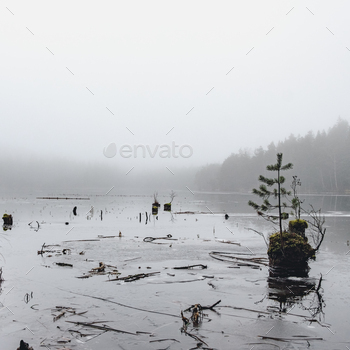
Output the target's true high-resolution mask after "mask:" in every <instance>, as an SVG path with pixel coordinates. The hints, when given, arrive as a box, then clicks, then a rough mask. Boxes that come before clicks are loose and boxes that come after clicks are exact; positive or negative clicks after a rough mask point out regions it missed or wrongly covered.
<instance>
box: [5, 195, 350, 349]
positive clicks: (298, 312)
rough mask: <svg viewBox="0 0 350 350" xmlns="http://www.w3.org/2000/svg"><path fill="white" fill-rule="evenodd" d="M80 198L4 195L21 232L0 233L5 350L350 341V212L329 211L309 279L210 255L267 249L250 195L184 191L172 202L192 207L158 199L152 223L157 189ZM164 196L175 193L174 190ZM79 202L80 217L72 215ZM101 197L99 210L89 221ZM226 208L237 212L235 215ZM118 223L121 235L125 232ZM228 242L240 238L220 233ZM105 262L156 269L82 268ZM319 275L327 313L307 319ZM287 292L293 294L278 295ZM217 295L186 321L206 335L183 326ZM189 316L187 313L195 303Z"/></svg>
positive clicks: (331, 345) (259, 253)
mask: <svg viewBox="0 0 350 350" xmlns="http://www.w3.org/2000/svg"><path fill="white" fill-rule="evenodd" d="M61 196H67V197H75V196H74V195H61ZM82 197H89V198H90V200H43V199H36V197H35V196H28V197H25V198H24V197H16V198H1V200H0V201H1V203H0V206H1V209H2V211H3V212H5V211H6V212H7V213H11V214H12V215H13V217H14V223H15V225H14V227H13V228H12V230H8V231H4V232H3V235H2V240H1V253H2V255H3V264H1V265H3V266H4V268H3V269H4V278H5V282H3V283H2V285H1V288H2V292H1V294H0V302H1V305H2V309H1V310H0V323H1V330H0V344H1V349H16V348H17V347H18V346H19V341H20V340H21V339H23V340H24V341H26V342H27V343H29V344H30V345H31V346H33V348H34V349H38V348H40V347H42V348H44V349H45V348H50V349H64V348H66V349H74V348H76V349H91V350H95V349H99V350H100V349H191V348H197V346H198V347H199V345H197V344H199V343H200V340H202V341H203V342H205V343H202V345H201V347H202V348H213V349H252V348H253V347H254V349H255V350H256V349H299V348H300V349H305V348H309V349H344V350H345V349H346V346H348V347H350V339H349V335H348V329H349V317H348V314H347V312H348V310H349V297H348V296H349V291H350V278H349V274H348V268H349V256H350V253H349V254H346V253H347V252H348V251H349V249H350V247H349V246H348V245H347V240H348V239H350V238H349V232H348V225H349V218H348V214H349V212H348V211H342V210H341V208H333V207H332V211H334V212H336V215H332V213H331V210H326V211H327V226H329V227H328V230H327V238H326V242H325V244H324V245H323V247H322V250H321V252H320V253H319V254H318V256H317V260H316V261H315V262H311V263H310V267H311V271H310V273H309V278H307V279H297V278H294V279H289V280H271V279H268V275H269V273H268V269H267V267H265V266H263V265H262V266H260V267H259V268H252V267H249V266H238V265H237V263H235V262H230V261H220V260H216V259H213V258H212V257H211V256H210V255H209V253H210V252H212V251H216V252H227V253H228V255H229V254H232V253H234V254H235V255H236V256H242V257H246V258H249V257H253V255H251V254H252V253H254V254H255V255H254V257H265V256H266V246H265V243H264V241H263V239H262V238H261V237H260V236H259V235H257V234H256V233H254V232H252V231H248V230H247V229H246V228H253V229H257V230H262V231H264V232H269V230H270V228H269V226H268V225H267V224H266V223H265V222H264V221H261V220H258V219H257V218H256V217H255V215H254V213H251V212H250V209H249V207H248V206H247V205H246V203H247V201H248V197H247V196H242V195H230V196H228V195H224V194H221V195H220V194H215V195H211V194H201V195H200V194H196V195H195V196H192V194H191V193H189V194H181V195H179V196H178V197H176V198H175V200H174V203H173V208H172V210H173V212H179V211H193V212H195V213H194V214H173V216H172V215H171V214H170V213H168V212H164V211H163V208H162V207H161V208H159V214H158V220H156V218H155V217H154V216H152V217H151V221H150V222H148V223H147V225H146V224H145V211H147V212H148V213H150V211H151V204H152V196H149V195H147V196H144V195H139V196H137V195H123V196H121V195H119V196H118V195H108V196H96V195H95V196H92V195H83V196H82ZM159 199H160V202H161V203H164V202H166V201H167V198H166V197H165V198H163V197H160V198H159ZM74 206H77V213H78V215H77V216H74V215H73V213H72V210H73V207H74ZM92 206H93V216H92V217H91V219H89V220H88V219H87V217H88V216H91V211H90V213H89V210H90V209H91V207H92ZM333 209H334V210H333ZM101 210H102V211H103V220H102V221H101V218H100V211H101ZM224 211H226V212H228V214H229V215H230V218H229V219H228V220H225V219H224ZM140 212H141V213H142V220H141V223H140V222H139V213H140ZM204 212H205V213H207V214H203V213H204ZM32 221H33V224H32V226H28V223H30V222H32ZM36 221H38V222H39V224H40V229H39V230H38V231H36V230H35V228H36V227H37V226H36V225H35V224H36ZM65 222H69V225H65ZM119 231H120V232H121V233H122V237H118V236H119ZM168 234H171V235H172V239H173V240H156V241H154V242H153V243H147V242H144V241H143V239H144V238H145V237H148V236H151V237H165V236H166V235H168ZM101 236H104V237H106V236H116V237H110V238H103V237H101ZM91 239H97V240H94V241H92V240H91ZM79 240H91V241H79ZM220 240H221V241H220ZM227 241H231V242H237V243H240V246H239V245H235V244H227V243H222V242H227ZM44 243H46V245H55V244H58V245H59V246H50V249H53V250H54V252H53V253H45V254H43V256H41V255H38V254H37V251H38V250H40V249H41V247H42V245H43V244H44ZM157 243H161V244H157ZM64 248H66V249H70V254H65V255H63V254H59V255H56V252H55V250H57V251H62V250H63V249H64ZM80 252H84V255H80V254H79V253H80ZM241 254H244V255H241ZM49 255H52V256H51V257H50V256H49ZM231 260H232V259H231ZM99 262H103V263H105V264H108V265H112V266H116V267H117V269H118V271H119V272H120V273H121V274H120V277H125V276H128V275H135V274H139V273H145V274H150V273H153V272H154V273H155V274H153V275H151V276H149V277H146V278H143V279H139V280H136V281H134V282H124V281H109V278H111V279H112V278H115V276H108V275H94V276H93V277H90V278H86V279H80V278H77V277H81V276H83V275H84V274H85V275H86V274H88V272H89V271H90V270H91V269H92V268H96V267H98V266H99ZM55 263H67V264H72V265H73V267H62V266H58V265H56V264H55ZM194 264H203V265H207V269H199V268H198V267H197V268H194V269H191V270H185V269H184V270H177V269H174V267H178V266H187V265H194ZM321 273H322V275H323V281H322V296H323V299H324V302H325V304H323V312H324V314H322V313H320V314H318V315H316V316H314V318H313V320H314V321H310V320H311V319H312V316H311V311H312V310H307V309H308V308H309V309H310V308H312V307H313V308H315V307H317V306H318V304H317V295H316V293H315V292H314V291H310V289H312V287H313V286H317V284H318V279H319V277H320V274H321ZM309 287H310V288H309ZM283 295H284V296H286V298H287V303H285V304H281V303H279V302H278V301H276V300H275V299H276V298H277V299H278V298H281V297H282V296H283ZM302 295H303V296H304V297H302ZM219 300H221V302H220V303H219V304H218V305H217V306H216V307H215V308H214V310H204V311H203V313H204V318H203V322H202V323H200V324H199V326H197V327H195V326H194V325H193V324H192V323H191V324H190V325H189V326H188V328H187V332H188V333H190V334H192V335H195V336H197V337H198V338H199V339H200V340H198V339H195V338H192V337H190V336H188V335H186V334H185V333H182V332H181V327H182V326H183V322H182V320H181V311H184V310H186V309H187V308H189V307H190V306H191V305H194V304H197V303H199V304H201V305H202V306H210V305H212V304H214V303H216V302H217V301H219ZM291 301H293V302H291ZM294 302H295V303H294ZM57 307H66V308H71V309H69V310H70V311H72V310H75V313H76V314H74V313H73V312H70V311H66V313H65V314H64V315H63V316H62V317H60V318H59V319H58V320H56V321H55V322H54V317H55V316H58V315H60V311H59V310H58V309H56V308H57ZM313 310H314V311H315V309H313ZM79 313H82V314H81V315H78V314H79ZM184 316H185V317H187V318H190V316H191V313H190V312H185V313H184ZM67 321H71V322H89V323H90V322H99V323H95V325H101V326H102V325H106V326H109V327H111V328H113V329H116V330H120V331H124V332H129V333H133V334H127V333H120V332H115V331H108V332H105V331H103V330H101V329H93V328H88V327H83V326H81V325H75V324H74V323H70V322H67ZM316 321H318V322H316ZM81 335H83V336H81ZM261 336H266V337H271V338H285V339H287V340H288V341H284V342H282V341H279V340H276V339H262V338H261ZM303 337H307V338H322V339H323V340H309V341H307V340H305V339H303ZM289 339H292V340H289ZM45 345H46V347H45ZM199 348H200V347H199Z"/></svg>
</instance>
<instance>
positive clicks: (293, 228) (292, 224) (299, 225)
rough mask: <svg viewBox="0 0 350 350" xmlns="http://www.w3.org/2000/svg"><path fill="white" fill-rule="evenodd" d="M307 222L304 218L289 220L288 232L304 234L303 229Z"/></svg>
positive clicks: (305, 227)
mask: <svg viewBox="0 0 350 350" xmlns="http://www.w3.org/2000/svg"><path fill="white" fill-rule="evenodd" d="M308 226H309V225H308V224H307V222H306V221H305V220H301V219H296V220H291V221H289V226H288V228H289V232H293V233H298V234H301V235H305V230H306V229H307V228H308Z"/></svg>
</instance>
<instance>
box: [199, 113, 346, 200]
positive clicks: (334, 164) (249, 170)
mask: <svg viewBox="0 0 350 350" xmlns="http://www.w3.org/2000/svg"><path fill="white" fill-rule="evenodd" d="M277 153H283V159H284V161H286V162H291V163H293V165H294V167H293V170H291V171H289V172H288V173H286V174H284V175H285V176H286V179H287V180H286V181H290V182H291V181H292V176H293V175H297V176H298V177H299V178H300V180H301V182H302V192H304V193H325V192H333V193H349V192H350V126H349V123H348V122H347V121H345V120H342V119H339V120H338V121H337V123H336V124H335V125H334V126H333V127H332V128H330V129H329V130H328V132H325V131H323V132H317V134H316V135H314V134H313V133H312V132H311V131H310V132H309V133H308V134H307V135H306V136H302V137H301V136H298V137H295V136H294V135H291V136H289V138H288V139H286V140H285V141H282V142H279V143H278V144H277V145H275V144H274V143H271V144H270V145H269V146H268V147H267V149H263V148H262V147H260V148H258V149H256V150H255V151H254V153H253V154H250V153H249V152H248V151H240V152H239V153H236V154H231V155H230V156H229V157H228V158H227V159H226V160H225V161H224V162H223V163H222V164H210V165H207V166H205V167H203V168H202V169H201V170H199V171H198V172H197V174H196V179H195V183H196V186H197V189H199V190H203V191H235V192H250V191H251V189H252V188H253V187H256V186H257V185H258V181H257V179H258V176H259V175H260V174H262V175H268V174H267V172H266V165H268V164H272V163H274V161H275V159H276V154H277ZM270 175H271V174H270Z"/></svg>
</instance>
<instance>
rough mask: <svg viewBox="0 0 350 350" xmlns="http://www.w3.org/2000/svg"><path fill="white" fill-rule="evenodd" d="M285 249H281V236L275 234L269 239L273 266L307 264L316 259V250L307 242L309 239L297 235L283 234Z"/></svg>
mask: <svg viewBox="0 0 350 350" xmlns="http://www.w3.org/2000/svg"><path fill="white" fill-rule="evenodd" d="M282 240H283V249H281V236H280V234H279V233H275V234H273V235H271V236H270V238H269V248H268V251H267V254H268V256H269V259H270V264H271V265H277V266H293V265H299V264H305V263H306V262H307V261H308V260H309V259H314V258H315V250H314V249H313V248H312V247H311V245H310V244H309V243H308V242H307V238H305V237H303V236H301V235H300V234H297V233H291V232H283V235H282Z"/></svg>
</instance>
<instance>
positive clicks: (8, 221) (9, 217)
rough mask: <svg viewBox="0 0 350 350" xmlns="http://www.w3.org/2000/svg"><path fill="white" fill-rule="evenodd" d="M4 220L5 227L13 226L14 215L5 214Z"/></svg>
mask: <svg viewBox="0 0 350 350" xmlns="http://www.w3.org/2000/svg"><path fill="white" fill-rule="evenodd" d="M2 220H4V225H12V224H13V219H12V215H9V214H4V215H3V216H2Z"/></svg>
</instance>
